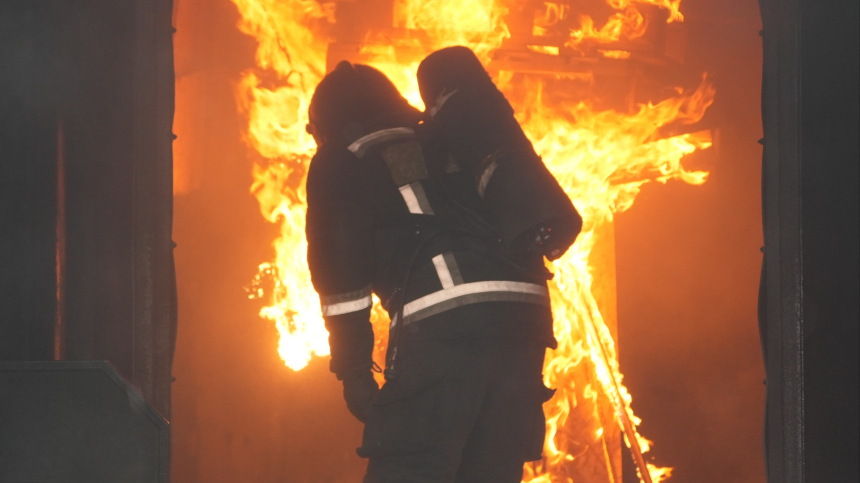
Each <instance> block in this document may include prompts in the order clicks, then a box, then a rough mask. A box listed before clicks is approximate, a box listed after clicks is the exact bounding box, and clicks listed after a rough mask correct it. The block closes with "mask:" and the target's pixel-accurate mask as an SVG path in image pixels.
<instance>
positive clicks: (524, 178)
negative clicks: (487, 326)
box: [418, 47, 582, 260]
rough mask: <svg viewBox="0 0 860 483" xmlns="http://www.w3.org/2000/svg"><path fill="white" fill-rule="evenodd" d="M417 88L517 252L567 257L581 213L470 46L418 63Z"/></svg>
mask: <svg viewBox="0 0 860 483" xmlns="http://www.w3.org/2000/svg"><path fill="white" fill-rule="evenodd" d="M418 88H419V90H420V92H421V98H422V99H423V101H424V104H425V106H427V112H428V113H429V114H430V116H431V117H432V121H431V125H432V126H433V128H434V129H435V130H436V132H437V134H438V135H439V136H440V137H441V139H442V141H443V143H444V144H445V147H446V148H447V149H448V151H449V152H450V154H451V155H452V156H453V157H454V158H455V159H456V160H457V162H458V164H459V165H460V166H462V167H463V169H464V170H465V171H467V172H468V173H469V174H471V175H472V176H473V178H474V181H475V188H476V189H477V191H478V194H479V195H480V196H481V197H482V198H483V200H484V202H485V204H486V208H487V212H488V216H489V218H490V219H489V220H488V221H489V222H490V224H491V225H492V226H493V227H494V228H495V229H496V230H497V232H498V235H499V237H500V239H501V241H502V243H503V244H505V245H506V247H507V248H508V249H509V250H510V251H511V253H512V254H514V255H515V256H518V257H519V256H535V255H542V256H545V257H547V258H548V259H549V260H555V259H557V258H559V257H561V256H562V255H564V253H565V252H566V251H567V249H568V248H570V246H571V245H572V244H573V242H574V240H575V239H576V236H577V235H578V234H579V231H580V230H581V229H582V218H581V217H580V215H579V213H578V212H577V211H576V208H574V206H573V203H572V202H571V201H570V198H569V197H568V196H567V194H565V192H564V190H563V189H562V188H561V186H560V185H559V184H558V181H557V180H556V179H555V178H554V177H553V176H552V174H551V173H550V172H549V170H548V169H547V168H546V166H545V165H544V163H543V160H542V159H541V158H540V156H538V154H537V153H536V152H535V150H534V147H533V146H532V144H531V142H530V141H529V140H528V138H527V137H526V135H525V133H524V132H523V130H522V128H521V127H520V125H519V123H518V122H517V120H516V119H515V118H514V110H513V108H512V107H511V105H510V103H509V102H508V101H507V99H505V96H504V95H503V94H502V93H501V92H500V91H499V90H498V89H497V88H496V86H495V84H493V81H492V79H491V78H490V76H489V75H488V74H487V72H486V71H485V70H484V67H483V65H481V62H480V61H479V60H478V58H477V57H476V56H475V54H474V53H473V52H472V51H471V50H469V49H468V48H466V47H449V48H445V49H441V50H438V51H436V52H434V53H432V54H430V55H429V56H428V57H427V58H426V59H424V60H423V61H422V62H421V65H419V67H418Z"/></svg>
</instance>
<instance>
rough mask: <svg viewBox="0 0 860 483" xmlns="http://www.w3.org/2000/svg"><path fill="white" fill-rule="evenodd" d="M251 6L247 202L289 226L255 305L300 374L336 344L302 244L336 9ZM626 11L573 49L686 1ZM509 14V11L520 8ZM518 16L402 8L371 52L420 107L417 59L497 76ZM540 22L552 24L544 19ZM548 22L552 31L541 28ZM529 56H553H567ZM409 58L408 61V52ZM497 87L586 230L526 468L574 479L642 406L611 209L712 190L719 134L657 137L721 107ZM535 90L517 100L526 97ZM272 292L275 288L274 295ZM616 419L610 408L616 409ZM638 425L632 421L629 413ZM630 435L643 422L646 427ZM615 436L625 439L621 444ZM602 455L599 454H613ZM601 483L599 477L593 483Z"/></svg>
mask: <svg viewBox="0 0 860 483" xmlns="http://www.w3.org/2000/svg"><path fill="white" fill-rule="evenodd" d="M233 1H234V3H235V4H236V6H237V7H238V8H239V11H240V14H241V21H240V23H239V28H240V29H241V30H242V31H243V32H245V33H247V34H248V35H251V36H253V37H255V38H256V39H257V40H258V42H259V46H258V50H257V58H256V60H257V64H258V65H259V66H260V68H261V69H266V70H271V71H273V72H274V73H275V74H277V78H278V82H277V85H275V86H264V85H263V83H262V82H261V80H260V78H259V77H258V76H257V75H255V73H254V72H247V73H245V74H243V77H242V79H241V81H240V83H239V86H238V94H239V100H240V103H241V107H242V109H243V110H244V111H245V112H246V113H247V115H248V128H247V131H246V140H247V142H248V144H249V145H250V146H252V147H253V148H254V149H255V150H256V151H257V152H258V153H259V154H260V156H261V160H260V162H259V163H258V164H257V165H255V166H254V184H253V185H252V187H251V191H252V192H253V193H254V195H255V196H256V197H257V199H258V200H259V203H260V209H261V212H262V214H263V216H264V217H265V218H266V219H268V220H269V221H271V222H272V223H278V224H279V225H280V227H281V233H280V236H279V237H278V238H277V239H276V240H275V241H274V242H273V245H274V248H275V253H276V256H275V259H274V260H273V261H271V262H268V263H264V264H262V265H261V266H260V273H259V274H258V276H257V280H256V282H257V284H256V285H255V288H254V291H253V293H252V296H254V297H266V298H267V301H268V305H267V306H266V307H264V308H263V309H262V310H261V312H260V315H261V316H262V317H263V318H266V319H268V320H271V321H273V322H274V323H275V324H276V325H277V327H278V330H279V332H280V334H281V339H280V344H279V353H280V355H281V357H282V358H283V359H284V361H285V363H286V365H287V366H288V367H290V368H292V369H294V370H300V369H302V368H303V367H305V366H306V365H307V363H308V362H309V361H310V359H311V357H312V356H313V355H319V356H324V355H327V354H328V353H329V349H328V341H327V335H328V334H327V333H326V331H325V328H324V325H323V321H322V317H321V315H320V310H319V304H318V299H317V296H316V294H315V292H314V290H313V288H312V286H311V283H310V275H309V273H308V270H307V264H306V253H307V245H306V242H305V238H304V214H305V199H306V198H305V191H304V177H305V175H306V171H307V163H308V161H309V159H310V156H311V155H312V154H313V151H314V149H315V145H314V143H313V139H312V138H311V137H310V136H309V135H308V134H307V133H306V132H305V129H304V127H305V124H306V123H307V107H308V103H309V101H310V98H311V94H312V93H313V89H314V87H315V86H316V84H317V83H318V82H319V80H320V79H322V76H323V75H324V73H325V66H326V58H325V56H326V51H327V47H328V42H329V40H330V39H328V38H327V36H326V35H325V33H324V32H326V31H329V30H330V27H331V24H332V23H333V22H334V18H335V12H334V4H332V3H319V2H316V1H313V0H233ZM606 3H607V5H608V6H609V7H610V8H611V9H612V10H613V11H614V12H615V13H613V14H612V15H610V17H609V19H608V20H607V22H606V23H605V24H604V25H603V26H601V27H599V28H598V27H596V26H595V22H594V21H593V20H592V19H591V18H590V17H587V16H581V17H580V18H579V19H578V21H579V22H578V28H574V29H571V30H570V31H569V32H567V38H566V40H565V41H564V42H563V45H562V46H560V47H563V48H565V49H580V48H584V46H586V45H587V44H589V43H596V44H599V45H605V46H609V45H611V44H612V42H615V41H618V40H619V39H622V40H623V39H632V38H636V37H638V36H641V35H643V33H644V32H645V29H646V28H647V25H646V24H647V22H645V21H644V20H643V16H642V14H640V12H639V10H638V6H640V5H642V4H650V5H653V6H657V7H660V8H663V9H664V10H665V11H666V12H668V19H667V20H668V21H670V22H672V21H682V20H683V16H682V15H681V13H680V10H679V4H680V0H606ZM545 5H546V8H547V11H546V12H543V13H541V12H538V13H537V14H536V22H535V27H534V31H533V32H532V33H533V34H534V35H541V34H543V33H546V32H549V31H551V30H552V29H553V26H554V25H557V24H558V22H559V19H562V20H563V19H565V18H570V16H571V15H572V13H571V12H569V11H565V9H567V10H569V7H567V6H566V5H561V4H553V3H546V4H545ZM511 8H512V7H511ZM508 11H509V6H506V5H503V4H502V3H501V2H500V1H496V0H396V1H395V2H394V24H393V25H392V27H396V28H398V29H399V30H396V32H398V33H397V35H392V34H391V32H393V31H395V30H392V31H379V32H369V33H368V36H367V38H366V39H365V41H364V43H363V45H362V47H361V52H360V55H361V56H362V58H364V59H366V60H365V61H364V62H365V63H367V64H370V65H373V66H374V67H376V68H378V69H380V70H381V71H382V72H384V73H385V74H386V75H388V76H389V77H390V78H391V79H392V81H394V83H395V84H396V85H397V86H398V88H399V89H400V90H401V92H402V93H403V94H404V96H405V97H406V98H407V99H408V100H409V101H410V102H411V103H412V104H414V105H415V106H417V107H422V103H421V99H420V96H419V93H418V88H417V84H416V80H415V71H416V69H417V66H418V62H419V61H420V60H421V58H423V57H424V56H426V55H427V54H429V53H430V52H432V51H434V50H437V49H439V48H442V47H447V46H451V45H466V46H468V47H470V48H472V49H473V50H474V51H475V52H476V53H477V54H478V56H479V57H480V58H481V59H482V61H483V62H484V63H485V65H487V64H489V63H490V60H491V59H490V56H491V54H492V52H494V51H495V50H496V49H498V48H499V47H500V46H502V44H503V42H504V41H505V39H507V38H509V37H510V32H509V30H508V28H507V26H506V24H505V22H504V17H505V15H506V14H507V13H508ZM541 15H543V16H541ZM541 19H542V20H541ZM532 50H536V51H539V52H544V53H548V54H550V55H556V54H558V52H559V47H552V48H547V47H540V46H537V47H534V48H532ZM405 52H409V53H411V55H405V54H404V53H405ZM601 52H602V53H603V54H602V55H603V56H605V57H614V58H624V57H626V55H625V54H629V52H624V51H617V50H613V49H612V48H610V47H607V48H605V49H604V50H602V51H601ZM495 81H496V83H497V85H499V87H500V89H502V90H503V92H505V94H506V95H507V96H508V97H509V99H511V100H512V104H513V105H514V107H515V109H517V117H518V119H519V121H520V122H521V124H522V126H523V128H524V130H525V131H526V133H527V135H528V136H529V138H530V139H531V140H532V141H533V142H534V145H535V148H536V150H537V151H538V153H540V154H541V155H542V156H543V159H544V161H545V162H546V164H547V166H548V167H549V169H550V171H551V172H552V173H553V174H554V175H555V176H556V178H557V179H558V180H559V182H560V184H561V185H562V187H564V189H565V190H566V192H567V193H568V195H569V196H570V197H571V199H572V200H573V201H574V204H575V205H576V207H577V208H578V209H579V211H580V212H581V213H582V215H583V220H584V226H583V231H582V233H581V235H580V236H579V238H578V239H577V241H576V243H575V244H574V246H573V247H572V248H571V249H570V250H569V251H568V252H567V253H566V254H565V256H564V257H562V258H561V259H559V260H556V261H554V262H552V264H550V265H549V268H550V269H551V270H552V271H553V272H554V273H555V274H556V276H555V278H554V280H553V282H552V283H551V287H550V291H551V295H552V299H553V313H554V319H555V321H554V330H555V335H556V337H557V339H558V340H559V347H558V349H557V350H555V351H551V352H550V353H548V355H547V358H546V362H545V369H544V374H545V376H544V377H545V383H546V384H547V385H548V386H550V387H554V388H558V391H557V393H556V395H555V396H554V397H553V399H551V400H550V401H549V402H548V403H546V404H545V406H544V409H545V412H546V415H547V439H546V443H545V451H544V455H545V457H544V460H543V461H542V462H538V463H530V464H528V465H526V469H525V473H524V481H529V482H533V483H538V482H553V481H572V479H573V478H576V477H577V475H578V474H579V473H578V472H577V469H576V466H577V461H579V460H581V459H582V458H583V457H584V456H583V455H585V454H586V452H587V451H589V448H592V450H593V449H594V448H598V447H602V448H604V449H603V450H600V451H603V453H602V454H604V455H606V454H608V453H606V449H605V448H606V446H605V442H606V440H605V438H606V437H607V436H606V435H608V434H609V433H610V432H612V431H617V428H618V419H617V416H614V415H613V409H612V406H611V404H610V402H611V400H613V399H615V400H618V401H623V402H624V406H626V407H627V408H629V405H630V402H631V397H630V395H629V394H628V393H627V390H626V388H625V387H624V386H623V385H620V384H619V385H618V386H616V385H615V383H614V382H613V378H614V379H615V381H617V382H620V381H621V379H622V376H621V373H620V372H619V368H618V363H617V358H616V354H615V346H614V342H613V340H612V337H611V336H610V334H609V330H608V328H607V326H606V324H605V322H604V319H603V316H602V315H601V313H600V310H599V308H598V304H597V302H596V300H595V296H594V294H593V290H592V285H593V283H594V280H595V278H597V277H600V276H601V274H600V273H599V272H596V271H595V269H596V268H595V261H594V260H592V259H591V255H592V252H593V249H594V248H595V244H596V243H597V241H596V240H597V236H596V233H597V231H598V230H599V229H600V228H601V227H602V226H605V225H606V224H608V223H610V222H611V221H612V219H613V216H614V214H615V213H618V212H621V211H624V210H626V209H628V208H630V207H631V206H632V204H633V202H634V200H635V198H636V195H637V194H638V193H639V190H640V189H641V187H642V185H644V184H645V183H648V182H652V181H657V182H660V183H665V182H666V181H668V180H670V179H679V180H681V181H684V182H687V183H691V184H701V183H704V182H705V180H706V178H707V173H705V172H700V171H688V170H686V169H685V168H684V166H683V165H682V163H681V160H682V158H683V157H684V156H686V155H687V154H690V153H692V152H694V151H696V150H699V149H704V148H707V147H709V146H710V145H711V140H710V137H709V134H708V133H694V134H683V135H678V136H672V137H660V134H659V130H660V128H661V127H663V126H666V125H668V124H672V123H675V124H677V123H680V124H685V123H686V124H693V123H695V122H697V121H699V120H700V119H701V117H702V116H703V115H704V112H705V110H706V109H707V108H708V106H709V105H710V104H711V102H712V101H713V96H714V90H713V88H712V87H711V86H710V84H709V83H708V82H707V81H706V80H705V79H703V81H702V83H701V84H700V85H699V86H698V88H697V89H696V90H694V91H692V92H689V93H679V94H678V95H676V96H675V97H672V98H669V99H666V100H663V101H661V102H659V103H657V104H646V105H640V106H638V108H637V109H636V111H635V112H632V113H621V112H617V111H613V110H603V111H598V110H596V109H595V108H594V106H593V104H592V103H590V102H588V101H580V102H557V103H553V104H550V103H549V102H546V100H545V97H546V96H545V92H544V89H545V88H546V83H545V80H544V78H540V77H528V76H518V78H517V82H514V80H513V76H512V73H510V72H499V73H497V75H496V78H495ZM523 92H525V93H526V94H525V95H524V96H520V97H519V98H517V95H516V94H517V93H523ZM266 283H270V284H271V288H270V289H268V290H264V289H263V288H262V287H263V286H264V285H266ZM372 322H373V323H374V328H375V331H376V333H377V341H376V355H377V356H378V360H379V361H380V362H381V361H382V354H383V353H384V350H385V345H386V337H387V334H386V332H387V323H388V320H387V315H386V314H385V312H384V310H382V309H381V308H380V307H379V304H378V301H377V300H375V305H374V310H373V312H372ZM607 408H608V410H607ZM631 414H632V413H631ZM631 420H632V422H633V424H638V422H639V421H638V419H637V418H636V417H635V416H632V417H631ZM616 434H617V433H616ZM635 440H636V441H635V443H636V444H638V446H639V448H640V449H641V450H642V451H643V452H647V451H648V448H649V442H648V441H647V440H645V439H644V438H641V437H640V436H639V435H638V434H637V435H636V437H635ZM601 445H602V446H601ZM604 466H605V468H604V469H603V470H602V471H603V474H604V477H603V478H604V479H605V480H606V481H618V480H617V478H618V476H617V474H615V473H614V471H617V469H614V468H612V466H613V465H612V463H611V461H610V458H609V457H608V456H606V458H605V464H604ZM648 466H649V473H650V475H651V478H652V480H653V481H662V480H664V479H666V478H668V477H669V475H670V473H671V471H670V470H671V469H670V468H657V467H655V466H653V465H650V464H649V465H648ZM589 481H593V480H589Z"/></svg>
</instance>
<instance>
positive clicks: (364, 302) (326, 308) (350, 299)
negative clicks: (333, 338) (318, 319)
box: [320, 285, 373, 317]
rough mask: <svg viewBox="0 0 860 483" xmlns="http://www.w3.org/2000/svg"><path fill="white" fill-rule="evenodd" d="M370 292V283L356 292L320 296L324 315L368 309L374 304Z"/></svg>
mask: <svg viewBox="0 0 860 483" xmlns="http://www.w3.org/2000/svg"><path fill="white" fill-rule="evenodd" d="M370 294H371V288H370V285H368V286H367V287H365V288H363V289H361V290H356V291H354V292H346V293H341V294H337V295H327V296H324V297H320V302H321V305H322V313H323V317H330V316H333V315H343V314H348V313H350V312H358V311H359V310H362V309H366V308H368V307H370V306H371V305H373V299H372V298H371V296H370Z"/></svg>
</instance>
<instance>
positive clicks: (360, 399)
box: [343, 371, 379, 423]
mask: <svg viewBox="0 0 860 483" xmlns="http://www.w3.org/2000/svg"><path fill="white" fill-rule="evenodd" d="M377 392H379V385H377V384H376V380H374V379H373V374H372V373H370V372H369V371H368V372H363V373H360V374H356V375H353V376H350V377H346V378H344V380H343V398H344V399H345V400H346V407H347V409H349V412H351V413H352V415H353V416H355V417H356V418H357V419H358V420H359V421H361V422H362V423H363V422H364V418H365V417H366V416H367V412H368V411H369V410H370V403H371V402H372V401H373V398H374V396H376V393H377Z"/></svg>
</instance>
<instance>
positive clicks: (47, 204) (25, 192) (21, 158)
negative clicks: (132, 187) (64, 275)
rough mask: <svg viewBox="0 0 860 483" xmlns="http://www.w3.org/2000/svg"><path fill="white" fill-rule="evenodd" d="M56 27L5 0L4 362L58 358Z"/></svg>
mask: <svg viewBox="0 0 860 483" xmlns="http://www.w3.org/2000/svg"><path fill="white" fill-rule="evenodd" d="M55 27H56V25H55V17H54V16H53V9H52V5H51V4H49V3H46V2H42V3H39V2H25V1H19V2H14V1H10V2H2V3H0V66H2V67H0V360H34V359H35V360H39V359H42V360H44V359H50V358H51V357H52V355H53V340H52V338H53V326H54V312H55V307H56V304H55V301H56V287H55V283H54V280H55V270H54V267H55V232H56V216H55V213H56V205H57V198H56V191H57V189H56V188H57V179H56V166H57V125H58V123H59V116H60V114H59V112H58V111H59V110H58V98H57V94H58V88H59V86H58V82H57V80H58V76H57V71H58V69H59V66H58V65H57V64H58V62H57V58H56V56H57V55H56V48H57V45H56V37H55V35H54V33H53V32H54V29H55Z"/></svg>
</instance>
